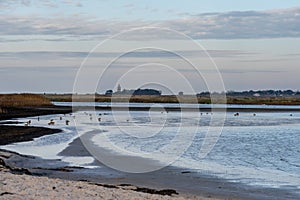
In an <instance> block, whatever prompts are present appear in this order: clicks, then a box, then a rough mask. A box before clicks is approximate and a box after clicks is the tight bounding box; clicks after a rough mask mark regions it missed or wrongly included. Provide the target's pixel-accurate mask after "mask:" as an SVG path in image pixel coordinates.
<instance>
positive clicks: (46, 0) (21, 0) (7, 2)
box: [0, 0, 82, 9]
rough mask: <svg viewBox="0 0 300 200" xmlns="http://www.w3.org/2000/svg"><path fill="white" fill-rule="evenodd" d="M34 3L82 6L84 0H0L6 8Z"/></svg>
mask: <svg viewBox="0 0 300 200" xmlns="http://www.w3.org/2000/svg"><path fill="white" fill-rule="evenodd" d="M33 4H40V5H43V6H45V7H49V8H58V7H59V6H60V5H61V4H65V5H69V6H77V7H82V2H81V1H80V0H63V1H61V2H59V1H58V2H57V1H53V0H39V1H34V0H0V8H5V9H15V8H17V7H21V6H25V7H30V6H32V5H33Z"/></svg>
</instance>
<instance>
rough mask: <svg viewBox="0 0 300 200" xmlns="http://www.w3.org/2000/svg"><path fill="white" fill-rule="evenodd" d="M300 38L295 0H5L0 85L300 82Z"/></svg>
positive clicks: (294, 85) (0, 7)
mask: <svg viewBox="0 0 300 200" xmlns="http://www.w3.org/2000/svg"><path fill="white" fill-rule="evenodd" d="M193 43H194V44H195V45H194V44H193ZM299 44H300V3H299V1H298V0H289V1H282V0H260V1H257V0H252V1H236V0H186V1H182V0H172V1H168V0H166V1H156V0H132V1H124V0H123V1H121V0H89V1H88V0H61V1H56V0H39V1H38V0H9V1H7V0H0V60H1V62H0V83H1V84H0V92H1V93H6V92H57V93H60V92H72V91H73V89H74V87H77V86H78V85H80V89H81V91H82V92H83V91H86V92H94V91H95V90H97V91H98V92H104V91H105V90H106V89H114V88H116V85H118V84H119V83H120V84H121V86H122V88H128V89H130V88H138V87H155V88H158V89H162V90H163V91H169V93H172V92H173V93H177V92H178V91H184V92H186V93H192V92H201V91H203V90H208V89H213V90H219V89H220V87H219V86H220V85H218V84H219V82H218V81H216V78H218V79H221V78H222V79H221V80H220V81H221V82H223V83H224V89H225V90H249V89H293V90H298V89H300V79H299V75H300V66H299V63H300V62H299V61H300V45H299ZM218 73H220V76H219V75H218ZM162 80H163V81H162ZM214 83H215V84H216V85H218V86H216V87H214V86H215V85H213V84H214ZM221 89H222V88H221Z"/></svg>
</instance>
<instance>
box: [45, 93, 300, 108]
mask: <svg viewBox="0 0 300 200" xmlns="http://www.w3.org/2000/svg"><path fill="white" fill-rule="evenodd" d="M45 97H46V98H48V99H49V100H50V101H59V102H71V101H72V95H71V94H47V95H45ZM222 97H223V96H222V95H214V102H213V103H218V104H224V103H227V104H259V105H263V104H266V105H300V96H299V95H297V96H258V97H256V96H244V95H227V96H226V99H224V98H222ZM128 100H129V102H131V103H178V102H180V103H200V104H210V103H211V98H210V95H209V94H208V95H201V96H197V97H196V96H192V95H183V96H176V95H161V96H149V95H148V96H147V95H142V96H140V95H136V96H130V95H113V96H105V95H99V94H97V95H88V94H86V95H76V98H73V101H76V102H87V101H95V102H111V101H112V102H128Z"/></svg>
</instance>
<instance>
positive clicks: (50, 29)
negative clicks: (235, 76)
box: [0, 0, 300, 39]
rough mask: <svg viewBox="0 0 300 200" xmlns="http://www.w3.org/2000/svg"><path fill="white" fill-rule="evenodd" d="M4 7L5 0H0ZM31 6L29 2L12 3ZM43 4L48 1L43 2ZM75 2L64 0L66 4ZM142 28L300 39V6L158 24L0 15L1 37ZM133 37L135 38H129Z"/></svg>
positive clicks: (203, 34)
mask: <svg viewBox="0 0 300 200" xmlns="http://www.w3.org/2000/svg"><path fill="white" fill-rule="evenodd" d="M0 2H2V3H0V5H3V4H4V3H3V2H4V1H0ZM14 2H19V4H20V3H21V4H24V5H30V2H31V1H14ZM43 2H44V3H45V2H49V1H47V0H43ZM74 2H76V3H78V1H64V3H66V4H70V3H74ZM143 26H156V27H163V28H170V29H174V30H176V31H179V32H182V33H185V34H187V35H188V36H190V37H192V38H193V39H248V38H281V37H300V7H297V8H292V9H282V10H271V11H236V12H226V13H203V14H199V15H190V16H187V17H184V18H179V19H171V20H157V21H149V20H148V21H145V20H144V21H142V20H135V21H124V20H122V21H117V20H101V19H94V18H89V17H87V16H82V15H75V16H74V15H72V16H68V17H59V16H57V17H41V16H8V15H0V34H6V35H26V34H46V35H47V34H53V35H97V36H111V35H113V34H116V33H119V32H120V31H124V30H129V29H131V28H136V27H143ZM148 37H150V38H151V37H153V38H162V39H168V38H172V37H170V36H169V35H162V34H161V33H157V34H155V33H153V34H150V35H149V34H148V36H147V35H145V36H142V37H141V38H140V39H145V38H147V39H148ZM132 38H135V35H132Z"/></svg>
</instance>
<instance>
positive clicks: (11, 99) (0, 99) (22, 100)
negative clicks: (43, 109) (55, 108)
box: [0, 94, 53, 112]
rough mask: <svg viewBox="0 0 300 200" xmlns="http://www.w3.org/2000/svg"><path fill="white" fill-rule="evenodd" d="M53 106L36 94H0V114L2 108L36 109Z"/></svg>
mask: <svg viewBox="0 0 300 200" xmlns="http://www.w3.org/2000/svg"><path fill="white" fill-rule="evenodd" d="M51 105H53V104H52V103H51V102H50V101H49V99H47V98H45V97H44V96H43V95H38V94H0V108H1V109H0V112H3V111H5V109H4V107H37V106H51Z"/></svg>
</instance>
